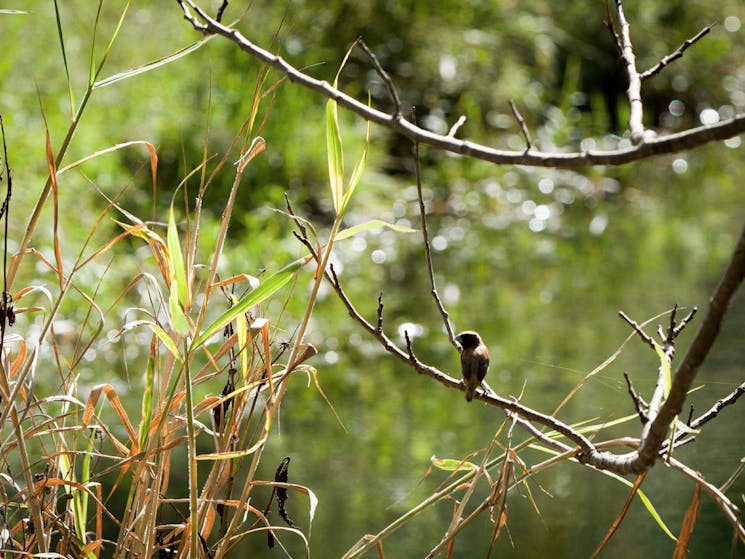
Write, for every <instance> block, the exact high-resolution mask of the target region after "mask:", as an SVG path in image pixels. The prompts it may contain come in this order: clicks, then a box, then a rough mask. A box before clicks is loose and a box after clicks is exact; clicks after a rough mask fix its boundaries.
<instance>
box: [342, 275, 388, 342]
mask: <svg viewBox="0 0 745 559" xmlns="http://www.w3.org/2000/svg"><path fill="white" fill-rule="evenodd" d="M337 281H338V280H337ZM375 331H376V332H378V333H379V334H382V333H383V292H382V291H381V292H380V293H378V324H377V326H376V327H375Z"/></svg>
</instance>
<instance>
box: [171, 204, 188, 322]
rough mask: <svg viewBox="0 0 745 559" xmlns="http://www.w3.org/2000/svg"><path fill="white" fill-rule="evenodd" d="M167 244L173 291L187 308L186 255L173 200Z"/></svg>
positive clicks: (183, 306)
mask: <svg viewBox="0 0 745 559" xmlns="http://www.w3.org/2000/svg"><path fill="white" fill-rule="evenodd" d="M166 242H167V243H168V269H169V271H170V274H171V278H170V279H171V291H173V290H174V289H176V291H177V293H178V302H179V303H181V305H182V308H186V304H187V298H186V295H187V285H186V269H185V268H184V255H183V253H182V252H181V241H180V240H179V238H178V229H177V228H176V217H175V212H174V211H173V200H171V208H170V210H169V211H168V232H167V235H166ZM174 283H175V285H174ZM174 320H175V317H174ZM179 331H180V330H179ZM182 333H183V332H182Z"/></svg>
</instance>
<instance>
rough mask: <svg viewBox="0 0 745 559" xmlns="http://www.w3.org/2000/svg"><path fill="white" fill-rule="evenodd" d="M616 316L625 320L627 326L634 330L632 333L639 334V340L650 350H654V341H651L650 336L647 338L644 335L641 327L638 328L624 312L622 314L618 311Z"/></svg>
mask: <svg viewBox="0 0 745 559" xmlns="http://www.w3.org/2000/svg"><path fill="white" fill-rule="evenodd" d="M618 316H620V317H621V318H623V319H624V320H625V321H626V322H628V323H629V325H630V326H631V327H632V328H633V329H634V332H636V333H637V334H639V337H640V338H641V339H642V341H643V342H644V343H645V344H647V345H648V346H649V347H651V348H652V349H654V348H655V345H656V344H655V341H654V340H653V339H652V338H651V336H648V335H647V334H646V333H645V332H644V330H642V327H641V326H639V325H638V324H637V323H636V322H635V321H633V320H632V319H631V318H629V316H628V315H627V314H626V313H625V312H623V311H618Z"/></svg>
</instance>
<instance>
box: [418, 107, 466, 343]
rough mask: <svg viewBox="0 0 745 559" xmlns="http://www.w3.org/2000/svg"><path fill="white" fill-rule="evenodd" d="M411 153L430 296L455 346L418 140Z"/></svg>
mask: <svg viewBox="0 0 745 559" xmlns="http://www.w3.org/2000/svg"><path fill="white" fill-rule="evenodd" d="M411 111H412V120H414V121H416V109H414V108H413V107H412V110H411ZM413 155H414V178H415V179H416V193H417V198H418V199H419V217H420V218H421V222H422V238H423V240H424V256H425V257H426V260H427V272H428V273H429V284H430V286H431V287H432V290H431V293H432V298H433V299H434V300H435V305H437V309H438V310H439V311H440V315H441V316H442V321H443V323H444V324H445V330H446V331H447V333H448V339H449V340H450V343H451V344H453V345H454V346H455V347H456V348H457V347H458V345H457V343H456V341H455V332H454V330H453V325H452V324H451V322H450V315H449V314H448V312H447V311H446V310H445V307H444V305H443V304H442V300H441V299H440V294H439V293H438V292H437V285H436V283H435V271H434V267H433V265H432V248H431V247H430V245H429V233H428V231H427V209H426V207H425V205H424V196H423V195H422V175H421V169H420V165H419V142H416V141H415V142H414V147H413Z"/></svg>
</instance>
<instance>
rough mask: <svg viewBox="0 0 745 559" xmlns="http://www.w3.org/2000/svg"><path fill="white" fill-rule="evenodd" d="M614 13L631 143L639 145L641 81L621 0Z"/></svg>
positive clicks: (641, 138)
mask: <svg viewBox="0 0 745 559" xmlns="http://www.w3.org/2000/svg"><path fill="white" fill-rule="evenodd" d="M616 11H617V13H618V21H619V23H620V24H621V34H620V35H619V40H620V45H619V46H620V48H621V58H623V62H624V64H625V66H626V74H627V75H628V77H629V87H628V89H627V90H626V96H627V97H628V99H629V109H630V111H629V131H630V132H631V142H632V143H633V144H640V143H642V142H643V141H644V123H643V122H642V117H643V114H644V107H643V106H642V92H641V89H642V80H641V78H640V77H639V71H638V70H637V69H636V57H635V56H634V49H633V47H632V45H631V34H630V33H629V22H628V21H627V20H626V14H625V13H624V11H623V2H622V1H621V0H616Z"/></svg>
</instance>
